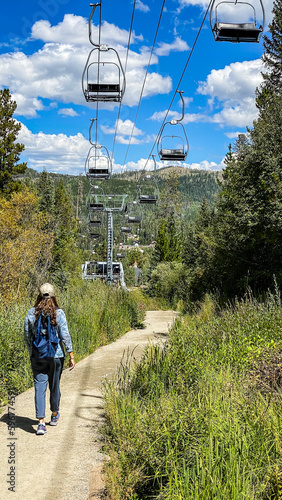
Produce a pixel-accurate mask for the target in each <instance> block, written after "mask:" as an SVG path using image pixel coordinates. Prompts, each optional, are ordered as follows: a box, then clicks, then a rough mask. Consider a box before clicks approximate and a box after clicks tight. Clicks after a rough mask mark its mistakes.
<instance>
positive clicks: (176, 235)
mask: <svg viewBox="0 0 282 500" xmlns="http://www.w3.org/2000/svg"><path fill="white" fill-rule="evenodd" d="M178 188H179V180H178V175H177V173H175V172H171V173H170V174H169V175H168V177H167V180H166V183H165V186H164V189H163V190H162V192H161V195H160V198H159V202H158V209H157V220H159V221H160V222H159V228H158V232H157V238H156V242H157V244H156V248H155V255H154V261H155V263H156V262H162V261H166V262H168V261H177V260H179V259H180V247H181V237H180V228H181V203H180V192H179V190H178Z"/></svg>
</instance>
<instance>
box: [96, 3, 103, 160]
mask: <svg viewBox="0 0 282 500" xmlns="http://www.w3.org/2000/svg"><path fill="white" fill-rule="evenodd" d="M101 23H102V0H101V3H100V17H99V38H98V44H99V49H98V83H99V81H100V46H101ZM98 114H99V102H98V100H97V103H96V132H95V144H96V145H97V140H98ZM95 163H96V149H95Z"/></svg>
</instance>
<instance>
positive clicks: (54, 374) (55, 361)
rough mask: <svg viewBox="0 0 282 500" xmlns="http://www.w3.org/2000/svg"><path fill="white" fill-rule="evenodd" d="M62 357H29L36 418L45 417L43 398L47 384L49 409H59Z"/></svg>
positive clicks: (54, 410)
mask: <svg viewBox="0 0 282 500" xmlns="http://www.w3.org/2000/svg"><path fill="white" fill-rule="evenodd" d="M63 365H64V358H42V359H39V358H35V357H33V356H32V357H31V367H32V371H33V380H34V389H35V411H36V418H45V400H46V390H47V384H48V382H49V389H50V410H51V411H52V412H57V411H59V405H60V398H61V392H60V378H61V374H62V371H63Z"/></svg>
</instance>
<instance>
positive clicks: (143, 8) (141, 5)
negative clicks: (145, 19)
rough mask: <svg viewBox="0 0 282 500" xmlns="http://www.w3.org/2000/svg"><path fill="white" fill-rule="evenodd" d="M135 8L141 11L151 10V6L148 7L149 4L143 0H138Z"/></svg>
mask: <svg viewBox="0 0 282 500" xmlns="http://www.w3.org/2000/svg"><path fill="white" fill-rule="evenodd" d="M135 8H136V9H137V10H140V11H141V12H149V11H150V8H149V7H148V5H146V4H144V3H143V2H141V0H137V2H136V5H135Z"/></svg>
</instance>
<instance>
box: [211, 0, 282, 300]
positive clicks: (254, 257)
mask: <svg viewBox="0 0 282 500" xmlns="http://www.w3.org/2000/svg"><path fill="white" fill-rule="evenodd" d="M273 12H274V18H273V21H272V23H271V25H270V32H271V35H272V38H271V39H268V38H267V37H265V39H264V40H265V42H264V44H265V54H264V57H263V59H264V61H265V62H266V65H267V67H268V69H269V72H268V73H267V74H265V75H264V81H263V84H262V86H261V88H260V89H259V90H258V92H257V100H256V104H257V107H258V109H259V116H258V119H257V120H256V121H255V122H254V126H253V128H252V129H251V130H249V131H248V134H247V135H246V136H245V135H240V136H239V138H238V140H237V141H236V143H235V148H234V151H233V153H232V154H230V152H229V154H228V155H227V157H226V168H225V170H224V171H223V182H222V191H221V193H220V195H219V201H218V202H217V205H216V219H215V233H214V234H215V247H214V248H215V251H214V256H213V260H212V261H210V266H211V267H213V269H214V274H213V275H212V274H211V273H210V274H211V287H213V288H219V289H221V291H223V292H224V294H225V295H226V296H228V297H230V296H234V295H235V294H238V295H242V294H243V293H244V292H245V291H246V288H247V287H248V286H250V287H251V288H252V289H253V291H258V292H261V291H265V290H267V289H268V288H269V287H271V286H272V285H273V281H274V276H275V277H276V280H277V282H278V284H279V285H280V286H281V285H282V266H281V253H282V135H281V130H282V89H281V82H282V36H281V33H282V31H281V29H282V25H281V20H282V2H281V1H277V0H276V1H275V3H274V11H273ZM211 267H210V270H211Z"/></svg>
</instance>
